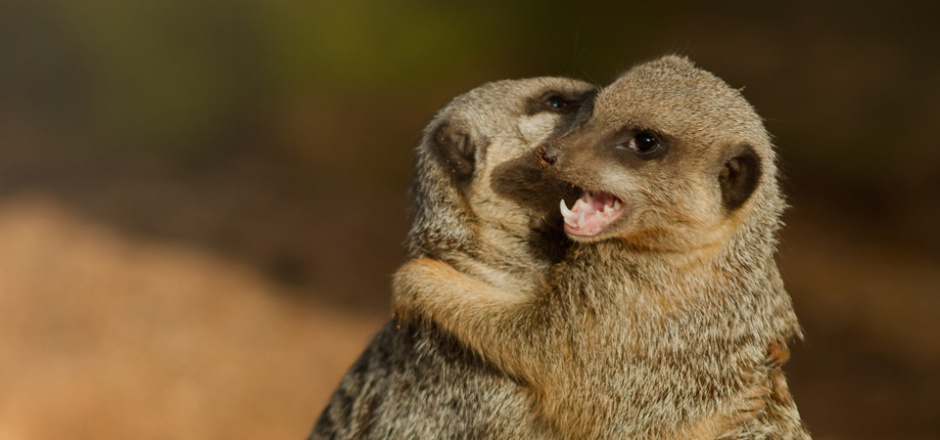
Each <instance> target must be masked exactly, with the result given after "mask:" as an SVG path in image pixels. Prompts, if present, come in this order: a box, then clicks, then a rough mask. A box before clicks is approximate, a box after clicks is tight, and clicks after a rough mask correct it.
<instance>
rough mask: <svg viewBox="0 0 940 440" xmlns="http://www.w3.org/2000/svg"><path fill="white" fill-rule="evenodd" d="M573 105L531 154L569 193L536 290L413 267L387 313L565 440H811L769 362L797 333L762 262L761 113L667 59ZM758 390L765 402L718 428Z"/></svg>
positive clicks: (770, 223) (770, 264)
mask: <svg viewBox="0 0 940 440" xmlns="http://www.w3.org/2000/svg"><path fill="white" fill-rule="evenodd" d="M585 110H586V111H585V112H584V113H585V115H584V116H582V117H581V118H580V119H579V121H578V125H577V126H576V127H574V128H573V129H572V130H570V131H568V132H567V133H565V134H563V135H561V136H560V137H558V138H557V139H555V140H553V141H550V142H549V143H547V144H546V145H544V146H542V147H540V149H539V151H538V154H537V155H536V156H537V160H538V161H539V163H540V164H541V166H542V167H543V168H544V169H545V170H546V172H547V173H548V174H550V175H552V176H554V177H557V178H559V179H561V180H563V181H565V182H568V183H570V184H571V185H573V186H574V187H576V188H577V189H578V190H579V191H580V196H579V197H577V200H576V201H574V203H570V200H569V202H565V201H564V200H562V201H561V206H560V207H559V208H560V209H559V211H560V212H561V213H562V215H563V217H564V230H565V232H566V234H567V235H568V237H569V238H571V239H572V240H573V241H574V242H575V244H574V245H573V246H572V248H571V249H570V250H569V251H568V253H567V255H566V257H565V258H564V259H563V260H562V261H561V262H560V263H558V264H556V265H554V266H553V267H552V269H551V270H550V273H549V275H548V276H547V277H546V278H545V282H543V283H541V284H540V287H539V289H538V290H536V291H533V292H531V293H530V294H528V295H519V294H518V293H517V292H511V291H506V290H505V289H501V288H500V286H498V285H494V284H492V283H490V282H488V281H487V280H485V279H483V278H481V277H477V276H474V275H473V274H468V273H466V271H460V270H456V269H455V268H454V267H453V266H451V265H448V264H446V263H445V262H442V261H437V260H432V259H428V258H423V259H419V260H415V261H413V262H411V263H408V264H406V265H405V266H403V267H402V268H401V269H400V270H399V271H398V272H397V273H396V276H395V282H394V285H395V292H396V296H395V306H396V307H397V309H398V311H399V313H400V314H402V315H403V316H412V315H413V316H425V317H432V319H433V320H434V321H435V322H436V323H437V324H438V325H440V326H441V327H442V328H444V329H445V330H447V331H449V332H451V333H452V334H454V335H455V336H456V338H457V339H458V340H460V341H461V342H462V343H464V344H466V345H468V346H469V347H471V348H472V349H473V350H474V351H476V352H477V353H478V354H479V355H481V356H482V357H484V358H485V359H487V360H488V361H489V362H492V363H493V364H494V365H496V366H497V367H498V368H500V369H502V370H503V371H506V372H508V373H510V374H512V375H514V376H516V377H519V378H520V379H521V380H523V381H524V382H525V383H527V384H529V386H531V387H532V388H533V389H534V391H535V395H536V399H537V404H538V405H539V409H540V410H541V411H542V413H543V414H544V416H545V417H546V419H547V420H549V421H550V423H552V424H553V426H554V427H555V428H556V430H557V431H558V432H559V433H560V435H562V436H563V437H565V438H571V439H608V438H610V439H620V438H630V439H653V438H729V439H730V438H733V439H739V438H748V439H765V438H766V439H808V438H809V434H808V433H807V432H806V430H805V428H804V427H803V424H802V422H801V420H800V416H799V413H798V411H797V409H796V405H795V403H794V402H793V399H792V398H791V397H790V394H789V392H788V390H787V386H786V381H785V379H784V377H783V374H782V372H781V370H780V364H782V362H784V361H786V358H787V354H788V351H787V348H786V347H787V344H788V343H789V342H791V341H792V340H795V339H799V338H801V332H800V328H799V325H798V322H797V319H796V316H795V313H794V311H793V308H792V304H791V300H790V298H789V295H788V294H787V293H786V291H785V289H784V287H783V282H782V280H781V278H780V274H779V271H778V269H777V266H776V263H775V261H774V254H775V249H776V243H777V241H776V240H777V238H776V237H777V232H778V230H779V228H780V215H781V213H782V211H783V209H784V206H785V203H784V201H783V198H782V195H781V194H780V190H779V187H778V183H777V171H776V165H775V153H774V151H773V149H772V146H771V142H770V139H769V136H768V134H767V132H766V130H765V129H764V127H763V123H762V121H761V119H760V117H759V116H758V115H757V113H756V112H755V111H754V110H753V108H752V107H751V106H750V104H748V102H747V101H746V100H745V99H744V98H743V97H742V96H741V94H740V93H739V92H738V91H737V90H734V89H732V88H731V87H729V86H728V85H727V84H726V83H725V82H723V81H722V80H721V79H719V78H717V77H715V76H714V75H712V74H710V73H708V72H706V71H704V70H702V69H699V68H697V67H695V66H694V65H693V64H692V63H691V62H690V61H688V60H687V59H685V58H681V57H676V56H667V57H664V58H661V59H659V60H655V61H652V62H649V63H646V64H641V65H639V66H636V67H634V68H633V69H631V70H630V71H628V72H627V73H625V74H624V75H622V76H621V77H620V78H619V79H617V80H616V81H615V82H614V83H613V84H611V85H610V86H608V87H606V88H604V89H603V90H602V91H601V92H600V93H599V94H598V95H597V97H596V100H594V102H593V106H588V107H587V108H586V109H585ZM587 114H589V117H588V115H587ZM755 384H758V385H756V386H758V387H760V386H766V390H767V393H766V395H764V396H762V397H760V398H761V399H762V401H763V405H758V407H757V409H756V411H757V413H756V416H755V417H750V418H748V417H743V418H741V419H739V420H737V421H733V423H732V425H733V426H731V427H730V428H729V427H728V426H727V425H726V423H727V422H728V418H727V417H722V415H725V416H727V415H728V414H730V413H734V412H738V411H742V412H743V413H744V414H747V409H746V408H748V407H749V405H750V404H751V403H752V401H753V398H754V393H753V389H754V386H755ZM752 408H754V407H752ZM702 421H705V422H704V423H703V422H702Z"/></svg>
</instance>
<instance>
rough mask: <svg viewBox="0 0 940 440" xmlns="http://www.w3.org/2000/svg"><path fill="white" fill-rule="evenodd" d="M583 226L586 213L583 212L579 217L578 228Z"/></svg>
mask: <svg viewBox="0 0 940 440" xmlns="http://www.w3.org/2000/svg"><path fill="white" fill-rule="evenodd" d="M583 227H584V213H583V212H582V213H581V216H580V217H578V229H581V228H583Z"/></svg>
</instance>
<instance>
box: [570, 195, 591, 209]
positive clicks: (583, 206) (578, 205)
mask: <svg viewBox="0 0 940 440" xmlns="http://www.w3.org/2000/svg"><path fill="white" fill-rule="evenodd" d="M589 206H591V205H590V204H588V202H585V201H584V198H580V199H578V201H577V202H574V206H572V208H574V209H576V210H579V211H581V210H584V209H586V208H587V207H589Z"/></svg>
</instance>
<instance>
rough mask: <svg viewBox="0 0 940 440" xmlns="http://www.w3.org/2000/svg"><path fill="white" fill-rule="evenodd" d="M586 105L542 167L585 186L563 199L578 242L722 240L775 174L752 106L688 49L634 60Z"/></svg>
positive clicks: (683, 244) (656, 244) (650, 244)
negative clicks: (569, 200)
mask: <svg viewBox="0 0 940 440" xmlns="http://www.w3.org/2000/svg"><path fill="white" fill-rule="evenodd" d="M589 110H590V111H592V114H591V115H590V117H584V118H583V119H584V122H583V123H581V124H580V125H578V126H577V127H575V128H573V129H572V130H570V131H569V132H567V133H566V134H564V135H562V136H560V137H559V138H558V139H556V140H554V141H552V142H550V143H549V144H546V145H543V146H542V147H540V148H539V152H538V158H539V162H540V164H541V165H542V167H543V168H544V169H546V170H547V171H548V172H549V173H550V174H552V175H554V176H556V177H558V178H560V179H561V180H564V181H567V182H570V183H571V184H573V185H576V186H578V187H580V188H581V197H580V198H579V199H577V201H576V202H575V203H574V204H573V206H570V207H569V206H568V205H567V204H566V203H565V202H564V200H562V203H561V206H560V210H561V212H562V214H563V217H564V223H565V226H564V227H565V232H566V233H567V235H568V236H569V237H571V238H572V239H574V240H576V241H581V242H594V241H599V240H604V239H609V238H613V237H617V238H620V239H622V240H625V241H627V242H629V243H632V244H634V245H636V246H639V247H643V248H648V249H663V250H667V249H668V250H678V251H681V250H688V249H693V248H698V247H704V246H709V245H710V244H715V243H718V242H720V241H722V240H724V239H725V238H726V237H727V234H728V233H730V232H731V231H733V230H734V229H735V227H736V225H738V224H739V223H740V221H739V220H740V218H741V216H743V215H745V214H744V213H746V211H747V209H746V208H747V206H746V205H747V204H748V200H749V199H752V198H753V194H754V193H755V191H756V190H757V189H758V187H759V186H760V184H761V182H762V180H765V178H764V176H773V175H774V174H775V173H774V171H773V168H772V167H773V151H772V150H771V147H770V141H769V139H768V137H767V135H766V132H765V130H764V128H763V125H762V123H761V120H760V118H759V117H758V116H757V114H756V113H755V112H754V110H753V109H752V108H751V106H750V105H749V104H748V103H747V102H746V101H745V100H744V98H743V97H742V96H741V95H740V93H739V92H738V91H737V90H734V89H732V88H730V87H729V86H728V85H727V84H725V83H724V82H723V81H721V80H720V79H718V78H717V77H715V76H713V75H712V74H710V73H708V72H706V71H704V70H701V69H698V68H696V67H695V66H694V65H693V64H692V63H691V62H689V61H688V60H686V59H684V58H680V57H675V56H670V57H665V58H662V59H659V60H656V61H653V62H650V63H646V64H643V65H639V66H637V67H635V68H633V69H631V70H630V71H628V72H627V73H625V74H624V75H623V76H621V77H620V78H619V79H618V80H617V81H615V82H614V83H613V84H611V85H610V86H608V87H607V88H605V89H603V90H602V91H600V93H599V94H598V95H597V98H596V100H595V102H594V105H593V107H592V108H591V109H589Z"/></svg>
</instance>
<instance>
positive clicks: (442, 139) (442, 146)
mask: <svg viewBox="0 0 940 440" xmlns="http://www.w3.org/2000/svg"><path fill="white" fill-rule="evenodd" d="M431 147H432V150H433V152H434V154H435V156H437V159H438V160H439V161H440V163H441V165H443V166H444V167H445V168H446V169H448V170H450V171H451V172H452V173H453V176H454V177H455V178H456V179H457V180H458V181H463V180H469V179H470V177H472V176H473V169H474V166H475V164H474V162H475V161H476V160H475V156H476V146H475V145H474V143H473V141H472V140H471V139H470V135H469V134H468V133H466V132H464V131H463V130H461V129H460V128H457V127H455V126H454V125H452V124H451V123H450V122H447V121H445V122H443V123H441V124H440V125H438V127H437V128H436V129H435V130H434V133H432V135H431Z"/></svg>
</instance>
